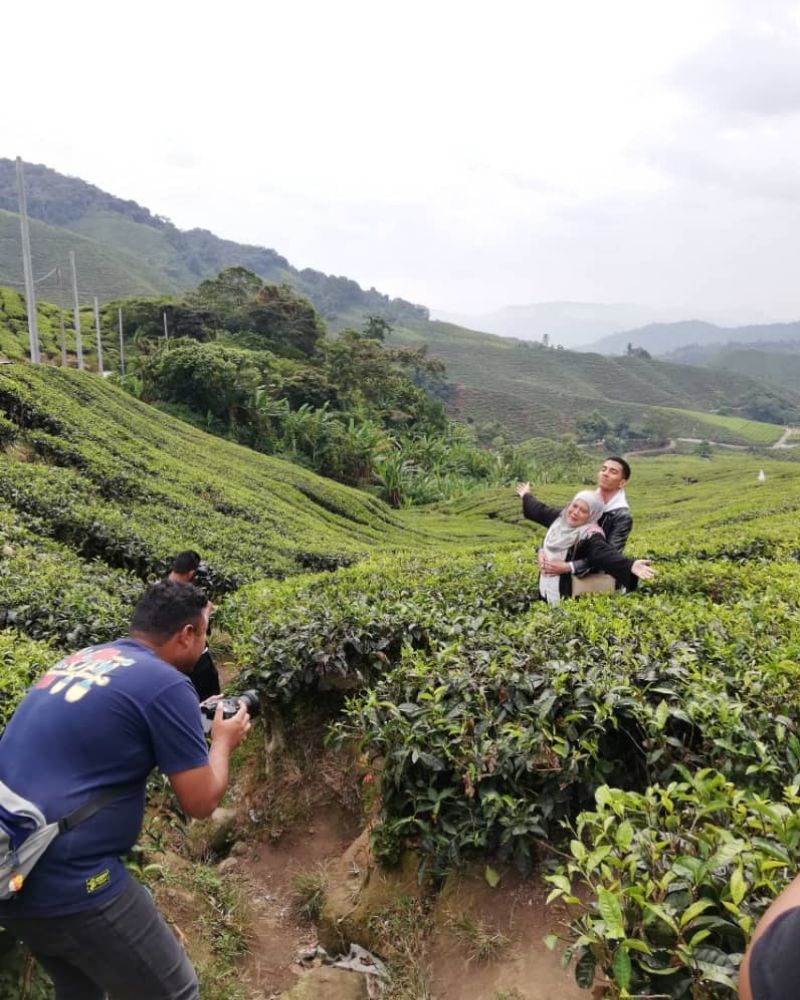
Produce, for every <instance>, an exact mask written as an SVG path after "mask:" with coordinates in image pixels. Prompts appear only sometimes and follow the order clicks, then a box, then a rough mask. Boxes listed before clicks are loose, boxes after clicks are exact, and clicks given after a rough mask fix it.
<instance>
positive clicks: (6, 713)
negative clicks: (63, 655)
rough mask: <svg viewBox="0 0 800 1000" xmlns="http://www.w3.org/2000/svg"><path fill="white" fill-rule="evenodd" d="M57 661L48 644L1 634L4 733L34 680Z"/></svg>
mask: <svg viewBox="0 0 800 1000" xmlns="http://www.w3.org/2000/svg"><path fill="white" fill-rule="evenodd" d="M57 658H58V656H57V653H56V652H55V651H54V650H53V648H52V647H51V646H50V645H48V644H47V643H44V642H34V641H31V640H30V639H27V638H25V637H24V636H22V635H20V633H19V632H17V631H14V630H11V629H6V630H3V631H0V666H1V667H2V669H1V670H0V732H2V731H3V729H5V726H6V723H7V722H8V720H9V719H10V718H11V715H12V714H13V712H14V709H15V708H16V706H17V703H18V702H19V700H20V699H21V698H22V696H23V695H24V694H25V692H26V691H27V690H28V688H29V687H30V686H31V684H32V683H33V682H34V680H36V679H37V678H38V677H40V676H41V675H42V674H44V673H45V672H46V671H47V669H48V668H49V667H51V666H52V665H53V663H54V662H55V660H56V659H57Z"/></svg>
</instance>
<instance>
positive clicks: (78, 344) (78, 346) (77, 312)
mask: <svg viewBox="0 0 800 1000" xmlns="http://www.w3.org/2000/svg"><path fill="white" fill-rule="evenodd" d="M69 262H70V264H71V265H72V302H73V306H74V312H73V316H74V318H75V320H74V321H75V353H76V354H77V355H78V368H83V342H82V341H81V307H80V304H79V303H78V272H77V270H76V268H75V251H74V250H70V252H69Z"/></svg>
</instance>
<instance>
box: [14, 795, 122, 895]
mask: <svg viewBox="0 0 800 1000" xmlns="http://www.w3.org/2000/svg"><path fill="white" fill-rule="evenodd" d="M138 787H139V786H138V785H132V784H128V785H109V786H108V788H104V789H103V790H102V791H101V792H98V794H97V795H95V797H94V798H92V799H90V800H89V801H88V802H86V803H85V804H84V805H82V806H81V807H80V808H79V809H75V810H74V812H71V813H69V814H68V815H66V816H64V817H62V818H61V819H60V820H57V821H56V822H54V823H48V822H47V819H46V818H45V816H44V813H43V812H42V811H41V809H39V808H38V806H35V805H34V804H33V802H30V801H29V800H28V799H23V797H22V796H21V795H17V793H16V792H13V791H12V790H11V789H10V788H9V787H8V785H4V784H3V782H2V781H0V899H11V898H12V897H14V896H16V895H17V893H18V892H19V891H20V889H21V888H22V886H23V884H24V882H25V879H26V878H27V876H28V875H29V874H30V872H31V870H32V869H33V866H34V865H35V864H36V862H37V861H38V860H39V858H41V856H42V855H43V854H44V852H45V851H46V850H47V848H48V847H49V846H50V844H51V842H52V841H53V840H54V839H55V838H56V837H57V836H58V835H59V833H65V832H66V831H67V830H71V829H72V828H73V827H74V826H77V825H78V823H82V822H83V821H84V820H86V819H89V817H90V816H94V814H95V813H96V812H98V811H99V810H100V809H102V808H103V806H105V805H107V804H108V803H109V802H111V801H113V800H114V799H117V798H120V797H121V796H122V795H124V794H125V793H126V792H129V791H132V790H133V789H134V788H138Z"/></svg>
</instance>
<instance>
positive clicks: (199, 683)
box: [167, 549, 222, 701]
mask: <svg viewBox="0 0 800 1000" xmlns="http://www.w3.org/2000/svg"><path fill="white" fill-rule="evenodd" d="M204 575H205V574H203V560H202V557H201V555H200V553H199V552H195V551H194V549H186V550H185V551H184V552H179V553H178V554H177V555H176V556H175V559H174V560H173V562H172V569H171V570H170V571H169V575H168V576H167V579H168V580H172V581H173V582H174V583H193V584H194V585H195V586H197V587H200V589H201V590H204V589H205V587H204V579H203V578H204ZM209 628H210V626H209ZM189 680H190V681H191V682H192V684H194V689H195V691H196V692H197V697H198V698H199V699H200V701H205V700H206V698H210V697H211V696H212V695H215V694H219V693H220V691H221V690H222V689H221V687H220V683H219V671H218V670H217V665H216V663H214V658H213V657H212V655H211V651H210V650H209V648H208V643H206V648H205V649H204V650H203V652H202V653H201V655H200V658H199V659H198V661H197V663H195V665H194V666H193V667H192V671H191V673H190V674H189Z"/></svg>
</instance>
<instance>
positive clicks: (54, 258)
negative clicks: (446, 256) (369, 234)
mask: <svg viewBox="0 0 800 1000" xmlns="http://www.w3.org/2000/svg"><path fill="white" fill-rule="evenodd" d="M25 186H26V190H27V195H28V215H29V216H30V218H31V220H32V227H31V244H32V252H33V258H34V272H35V274H36V276H37V278H39V277H41V276H44V275H46V274H48V272H50V271H51V270H53V269H54V268H55V267H56V266H57V265H59V264H60V265H61V267H62V270H63V271H64V272H65V273H66V271H67V268H68V266H69V265H68V252H69V249H75V251H76V257H77V264H78V267H77V270H78V277H79V294H80V298H81V301H83V302H91V300H92V297H93V296H95V295H96V296H97V297H98V298H99V299H100V301H101V302H106V301H109V300H111V299H116V298H119V297H121V296H136V295H147V296H153V295H159V294H176V293H178V292H180V291H182V290H185V289H189V288H194V287H196V286H197V284H198V283H199V282H200V281H202V279H203V278H209V277H213V276H215V275H217V274H218V273H219V272H220V271H221V270H222V269H223V268H226V267H233V266H237V265H238V266H242V267H246V268H248V269H249V270H251V271H254V272H255V273H256V274H258V275H260V276H261V277H262V278H264V279H266V280H267V281H272V282H282V281H287V282H288V283H289V284H290V285H292V287H293V288H295V289H296V290H297V291H298V292H300V293H301V294H302V295H305V296H306V297H307V298H309V299H310V300H311V302H312V303H313V304H314V306H315V307H316V308H317V310H318V311H319V312H320V314H321V315H322V316H323V317H324V318H325V320H326V321H327V322H328V323H329V324H330V325H331V326H332V327H333V328H334V329H336V328H338V327H341V326H342V325H343V324H345V323H347V322H358V321H359V319H360V318H361V317H363V316H364V315H365V314H369V313H375V314H377V315H380V316H383V317H384V318H385V319H387V320H389V322H393V323H394V322H400V321H403V320H420V319H422V320H425V319H427V318H428V310H427V309H426V308H425V307H424V306H418V305H415V304H413V303H411V302H406V301H405V300H404V299H399V298H390V297H389V296H388V295H384V294H382V293H381V292H378V291H376V290H375V289H374V288H370V289H369V290H364V289H362V288H361V286H360V285H359V284H358V283H357V282H355V281H353V280H352V279H350V278H346V277H335V276H333V275H327V274H323V273H322V272H321V271H315V270H313V269H311V268H305V269H303V270H298V269H297V268H295V267H293V266H292V265H291V264H290V263H289V261H288V260H286V258H285V257H282V256H281V255H280V254H279V253H277V251H275V250H272V249H269V248H267V247H260V246H251V245H248V244H242V243H236V242H234V241H233V240H225V239H221V238H220V237H219V236H216V235H215V234H214V233H211V232H209V231H208V230H206V229H191V230H186V231H184V230H180V229H178V228H177V227H176V226H175V225H173V223H172V222H170V221H169V219H166V218H164V217H163V216H160V215H154V214H153V213H152V212H151V211H150V210H149V209H147V208H143V207H142V206H141V205H137V203H136V202H135V201H129V200H125V199H123V198H117V197H115V196H114V195H111V194H108V193H107V192H105V191H101V190H100V188H98V187H95V186H94V185H93V184H87V183H86V181H83V180H80V179H79V178H77V177H67V176H65V175H64V174H60V173H58V172H57V171H56V170H51V169H50V168H49V167H45V166H42V165H41V164H26V165H25ZM17 208H18V202H17V180H16V164H15V162H14V161H13V160H10V159H4V158H0V284H6V285H11V286H12V287H17V288H20V287H22V258H21V251H20V238H19V216H18V215H17V214H16V213H17ZM3 210H5V211H3ZM37 224H42V225H41V226H38V225H37ZM76 236H79V237H81V238H82V239H81V240H76V238H75V237H76ZM55 280H56V279H55V277H52V276H51V278H50V279H49V281H50V284H49V285H47V284H44V286H43V287H41V288H40V294H44V296H45V297H46V298H49V300H50V301H58V287H57V285H56V284H55Z"/></svg>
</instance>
